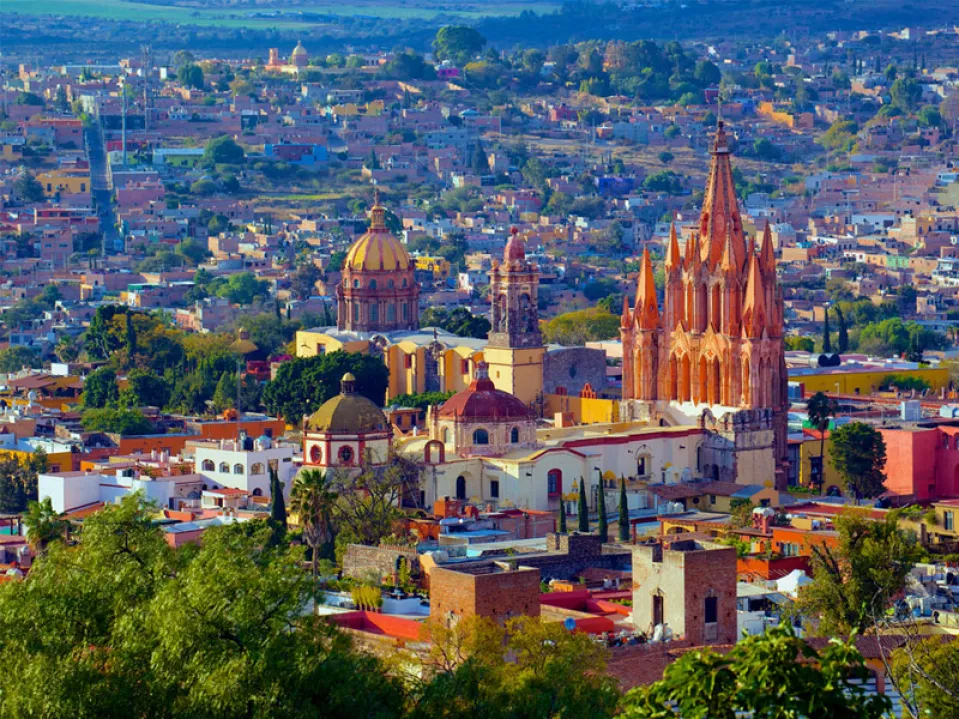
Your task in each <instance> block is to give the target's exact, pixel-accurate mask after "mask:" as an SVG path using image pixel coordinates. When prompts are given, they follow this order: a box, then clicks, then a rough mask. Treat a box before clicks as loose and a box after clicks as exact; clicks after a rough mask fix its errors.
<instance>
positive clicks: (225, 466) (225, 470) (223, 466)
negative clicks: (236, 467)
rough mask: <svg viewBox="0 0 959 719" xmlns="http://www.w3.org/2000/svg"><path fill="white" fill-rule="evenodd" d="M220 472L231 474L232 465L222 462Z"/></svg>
mask: <svg viewBox="0 0 959 719" xmlns="http://www.w3.org/2000/svg"><path fill="white" fill-rule="evenodd" d="M220 472H221V473H223V474H229V473H230V465H228V464H227V463H226V462H220Z"/></svg>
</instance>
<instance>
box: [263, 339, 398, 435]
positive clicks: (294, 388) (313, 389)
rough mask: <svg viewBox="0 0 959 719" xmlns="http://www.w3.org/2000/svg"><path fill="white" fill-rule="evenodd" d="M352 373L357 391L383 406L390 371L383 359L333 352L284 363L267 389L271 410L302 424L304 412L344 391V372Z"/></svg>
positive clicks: (269, 409) (268, 403)
mask: <svg viewBox="0 0 959 719" xmlns="http://www.w3.org/2000/svg"><path fill="white" fill-rule="evenodd" d="M347 372H352V373H353V376H354V377H356V389H357V391H358V392H359V393H360V394H362V395H364V396H365V397H368V398H369V399H370V400H372V401H373V402H374V403H376V404H377V405H379V406H382V405H383V403H384V401H385V400H386V388H387V386H388V384H389V374H388V372H387V369H386V365H384V364H383V362H382V360H380V359H379V358H377V357H372V356H370V355H361V354H354V353H349V352H342V351H337V352H330V353H329V354H323V355H319V356H316V357H308V358H297V359H292V360H289V361H288V362H284V363H283V364H281V365H280V368H279V369H278V370H277V372H276V377H275V378H274V379H273V380H271V381H270V382H268V383H267V385H266V387H265V389H264V390H263V404H264V406H265V407H266V409H267V411H268V412H271V413H272V414H275V415H278V416H280V417H283V418H284V419H285V420H287V422H291V423H293V424H298V423H299V421H300V419H301V418H302V417H303V416H304V415H309V414H312V413H313V412H315V411H316V410H317V409H318V408H319V407H320V405H321V404H323V403H324V402H326V400H328V399H330V398H331V397H335V396H336V395H337V394H339V392H340V382H341V380H342V379H343V375H345V374H346V373H347Z"/></svg>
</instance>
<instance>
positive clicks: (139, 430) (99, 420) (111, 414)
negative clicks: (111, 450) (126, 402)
mask: <svg viewBox="0 0 959 719" xmlns="http://www.w3.org/2000/svg"><path fill="white" fill-rule="evenodd" d="M80 421H81V423H82V424H83V428H84V429H85V430H87V431H88V432H113V433H116V434H119V435H123V436H128V435H137V434H151V433H152V432H154V427H153V423H152V422H150V420H148V419H147V418H146V417H144V416H143V413H142V412H140V411H139V410H135V409H117V408H115V407H104V408H102V409H88V410H87V411H86V412H84V413H83V418H82V419H81V420H80Z"/></svg>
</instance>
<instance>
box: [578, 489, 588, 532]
mask: <svg viewBox="0 0 959 719" xmlns="http://www.w3.org/2000/svg"><path fill="white" fill-rule="evenodd" d="M579 531H580V532H588V531H589V509H588V508H587V507H586V482H584V481H583V478H582V477H580V478H579Z"/></svg>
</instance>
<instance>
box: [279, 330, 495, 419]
mask: <svg viewBox="0 0 959 719" xmlns="http://www.w3.org/2000/svg"><path fill="white" fill-rule="evenodd" d="M485 344H486V343H485V342H484V341H483V340H476V339H471V338H468V337H458V336H456V335H454V334H451V333H449V332H446V331H444V330H436V331H435V332H434V331H433V330H430V329H428V328H424V329H421V330H402V331H397V332H385V333H370V332H342V331H340V330H338V329H337V328H336V327H317V328H314V329H309V330H301V331H299V332H297V333H296V356H297V357H315V356H316V355H319V354H327V353H329V352H336V351H337V350H342V351H344V352H355V353H360V354H371V353H374V354H377V355H379V356H381V357H382V358H383V362H384V364H386V368H387V370H388V371H389V386H388V387H387V390H386V399H387V402H389V400H390V399H391V398H393V397H397V396H399V395H402V394H417V393H420V392H459V391H460V390H462V389H465V388H466V387H467V386H468V385H469V383H470V381H471V380H472V379H473V371H474V369H475V367H476V363H477V362H480V361H481V360H482V359H483V345H485Z"/></svg>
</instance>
